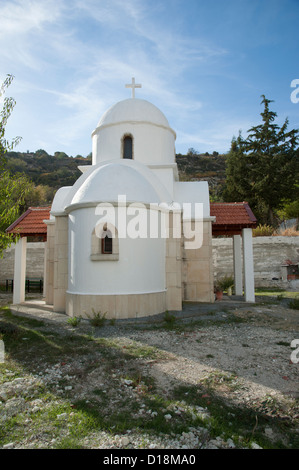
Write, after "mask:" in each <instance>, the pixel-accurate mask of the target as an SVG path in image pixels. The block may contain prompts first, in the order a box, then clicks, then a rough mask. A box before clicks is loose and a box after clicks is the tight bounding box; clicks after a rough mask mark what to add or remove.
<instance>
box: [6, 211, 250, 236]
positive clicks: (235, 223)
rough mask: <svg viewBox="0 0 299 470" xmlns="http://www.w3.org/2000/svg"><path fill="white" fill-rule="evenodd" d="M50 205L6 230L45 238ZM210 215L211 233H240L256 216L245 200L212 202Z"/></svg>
mask: <svg viewBox="0 0 299 470" xmlns="http://www.w3.org/2000/svg"><path fill="white" fill-rule="evenodd" d="M50 210H51V207H29V209H28V210H27V211H26V212H25V213H24V214H23V215H21V216H20V217H19V218H18V219H17V220H16V221H15V222H14V223H13V224H11V225H10V226H9V227H8V228H7V229H6V232H8V233H13V234H19V235H21V237H36V236H39V237H43V240H44V241H46V240H47V226H46V224H45V223H44V220H47V219H49V218H50ZM210 213H211V216H214V217H216V221H215V222H213V224H212V234H213V235H214V236H218V235H227V236H232V235H240V234H241V233H242V229H243V228H255V227H256V223H257V221H256V218H255V216H254V214H253V213H252V211H251V209H250V207H249V205H248V203H247V202H213V203H211V204H210Z"/></svg>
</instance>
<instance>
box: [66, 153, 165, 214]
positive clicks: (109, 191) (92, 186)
mask: <svg viewBox="0 0 299 470" xmlns="http://www.w3.org/2000/svg"><path fill="white" fill-rule="evenodd" d="M123 195H125V196H126V202H127V203H131V202H142V203H145V204H151V203H158V204H159V203H161V202H171V197H170V195H169V193H168V191H167V190H166V189H165V187H164V186H163V185H162V183H161V182H160V180H159V179H158V178H157V177H155V175H153V173H152V172H151V171H150V170H149V169H148V168H147V167H145V166H144V165H142V164H141V163H137V162H132V161H128V160H121V161H118V162H115V161H114V162H104V163H102V164H100V165H96V166H93V167H91V168H90V169H88V170H87V171H86V172H84V173H83V175H81V177H80V178H79V179H78V180H77V182H76V183H75V184H74V186H73V188H72V189H71V191H70V192H69V193H68V195H67V197H66V198H65V201H64V208H66V207H68V206H72V205H73V204H76V205H77V204H79V205H82V204H83V205H84V204H95V203H100V202H109V203H110V202H118V197H119V196H123Z"/></svg>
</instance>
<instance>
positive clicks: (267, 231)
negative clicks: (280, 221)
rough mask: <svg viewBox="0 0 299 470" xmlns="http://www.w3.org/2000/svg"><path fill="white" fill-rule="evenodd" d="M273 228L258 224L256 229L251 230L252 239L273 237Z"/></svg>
mask: <svg viewBox="0 0 299 470" xmlns="http://www.w3.org/2000/svg"><path fill="white" fill-rule="evenodd" d="M274 232H275V228H274V227H271V225H266V224H264V225H262V224H259V225H258V226H257V227H256V228H254V229H253V230H252V236H253V237H271V236H272V235H274Z"/></svg>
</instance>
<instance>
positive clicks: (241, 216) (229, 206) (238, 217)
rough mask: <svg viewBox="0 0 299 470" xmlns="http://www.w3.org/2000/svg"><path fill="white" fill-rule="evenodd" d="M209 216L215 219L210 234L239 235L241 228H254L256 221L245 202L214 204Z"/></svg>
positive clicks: (211, 206)
mask: <svg viewBox="0 0 299 470" xmlns="http://www.w3.org/2000/svg"><path fill="white" fill-rule="evenodd" d="M210 214H211V216H215V217H216V221H215V222H214V223H213V224H212V234H213V235H214V236H217V235H228V236H232V235H241V233H242V229H243V228H255V227H256V223H257V220H256V218H255V216H254V214H253V212H252V210H251V209H250V207H249V205H248V203H247V202H214V203H211V204H210Z"/></svg>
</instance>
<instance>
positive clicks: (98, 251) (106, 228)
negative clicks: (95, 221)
mask: <svg viewBox="0 0 299 470" xmlns="http://www.w3.org/2000/svg"><path fill="white" fill-rule="evenodd" d="M90 259H91V261H118V259H119V240H118V231H117V229H116V227H114V225H112V224H110V223H100V224H99V225H97V226H96V227H95V228H94V229H93V231H92V234H91V253H90Z"/></svg>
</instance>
